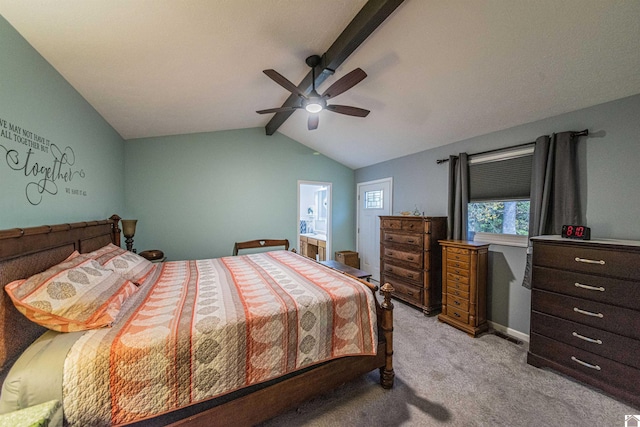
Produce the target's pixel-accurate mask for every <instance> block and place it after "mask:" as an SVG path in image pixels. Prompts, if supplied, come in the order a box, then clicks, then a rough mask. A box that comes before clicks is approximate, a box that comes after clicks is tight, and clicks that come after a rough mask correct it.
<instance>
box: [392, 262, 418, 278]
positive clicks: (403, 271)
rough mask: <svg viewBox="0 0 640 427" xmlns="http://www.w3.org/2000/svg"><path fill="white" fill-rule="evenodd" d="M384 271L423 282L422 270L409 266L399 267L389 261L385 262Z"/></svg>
mask: <svg viewBox="0 0 640 427" xmlns="http://www.w3.org/2000/svg"><path fill="white" fill-rule="evenodd" d="M384 273H385V274H392V275H394V276H398V277H400V278H403V279H409V280H414V281H416V282H419V283H422V270H411V269H409V268H403V267H399V266H397V265H394V264H390V263H388V262H385V263H384Z"/></svg>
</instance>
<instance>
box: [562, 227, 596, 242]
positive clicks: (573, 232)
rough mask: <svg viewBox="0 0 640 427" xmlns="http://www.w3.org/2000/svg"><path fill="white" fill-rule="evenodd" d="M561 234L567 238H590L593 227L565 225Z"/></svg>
mask: <svg viewBox="0 0 640 427" xmlns="http://www.w3.org/2000/svg"><path fill="white" fill-rule="evenodd" d="M561 236H562V237H564V238H567V239H580V240H589V239H591V229H590V228H589V227H585V226H584V225H563V226H562V234H561Z"/></svg>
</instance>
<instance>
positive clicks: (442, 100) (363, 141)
mask: <svg viewBox="0 0 640 427" xmlns="http://www.w3.org/2000/svg"><path fill="white" fill-rule="evenodd" d="M365 3H367V1H366V0H314V1H303V0H215V1H211V0H191V1H175V0H136V1H131V0H94V1H86V0H57V1H55V2H53V1H52V2H42V1H40V0H20V1H5V0H2V1H0V14H2V16H3V17H4V18H5V19H6V20H7V21H8V22H9V23H10V24H11V25H13V26H14V27H15V28H16V30H17V31H18V32H20V33H21V34H22V36H23V37H25V39H26V40H27V41H28V42H29V43H30V44H31V45H32V46H33V47H34V48H35V49H36V50H37V51H38V52H39V53H40V54H41V55H42V56H43V57H44V58H45V59H46V60H47V61H49V63H51V65H52V66H53V67H55V68H56V69H57V70H58V71H59V72H60V73H61V74H62V75H63V76H64V77H65V78H66V79H67V80H68V81H69V83H70V84H71V85H72V86H73V87H74V88H75V89H76V90H77V91H78V92H79V93H80V94H81V95H82V96H83V97H84V98H85V99H86V100H87V101H88V102H89V103H90V104H91V105H92V106H93V107H94V108H95V109H96V110H97V111H98V112H99V113H100V114H101V115H102V116H103V117H104V118H105V119H106V120H107V121H108V122H109V123H110V124H111V125H112V126H113V127H114V128H115V129H116V131H118V132H119V133H120V134H121V135H122V137H123V138H125V139H132V138H143V137H150V136H161V135H173V134H184V133H195V132H210V131H219V130H229V129H241V128H249V127H264V126H266V125H267V123H269V121H270V119H271V116H270V115H259V114H257V113H256V110H262V109H267V108H272V107H279V106H281V105H283V103H284V102H285V101H286V99H287V98H288V97H289V95H290V93H289V92H287V91H286V90H285V89H283V88H282V87H281V86H279V85H277V84H276V83H274V82H273V81H272V80H271V79H269V78H268V77H267V76H265V75H264V74H263V73H262V71H263V70H265V69H274V70H276V71H278V72H279V73H280V74H282V75H283V76H285V77H286V78H287V79H289V80H291V81H292V82H294V83H295V84H299V83H300V82H302V81H303V79H304V77H305V76H306V75H307V74H308V73H309V71H310V69H309V67H308V66H307V65H306V64H305V58H306V57H307V56H309V55H312V54H319V55H322V54H323V53H325V52H327V50H328V49H329V47H330V46H331V45H332V43H333V42H334V41H335V40H336V39H337V38H338V37H339V35H340V34H341V33H342V32H343V30H344V29H345V28H346V27H347V25H348V24H349V23H350V22H351V21H352V19H353V18H354V17H355V16H356V15H357V14H358V12H359V11H360V10H361V9H362V8H363V6H365ZM5 59H6V58H5ZM5 59H3V60H5ZM357 67H360V68H362V69H363V70H364V71H365V72H366V73H367V74H368V77H367V78H366V79H364V80H363V81H362V82H361V83H359V84H357V85H356V86H354V87H353V88H352V89H350V90H349V91H347V92H345V93H343V94H341V95H339V97H336V100H335V103H339V104H345V105H352V106H356V107H360V108H365V109H368V110H370V111H371V113H370V114H369V115H368V116H367V117H366V118H357V117H349V116H345V115H341V114H335V113H332V112H329V111H323V112H321V113H320V124H319V127H318V129H317V130H314V131H309V130H307V114H308V113H306V112H305V111H303V110H297V111H295V112H294V113H293V114H292V115H291V116H290V117H289V118H287V119H286V120H285V121H284V123H283V124H282V125H281V126H279V127H278V130H277V131H278V132H281V133H283V134H284V135H286V136H288V137H290V138H293V139H294V140H297V141H299V142H300V143H302V144H304V145H306V146H308V147H310V148H312V149H313V150H316V151H318V152H320V153H322V154H324V155H326V156H328V157H330V158H333V159H335V160H337V161H339V162H341V163H343V164H345V165H347V166H349V167H352V168H354V169H355V168H359V167H363V166H367V165H371V164H375V163H378V162H381V161H385V160H389V159H392V158H396V157H400V156H404V155H408V154H412V153H415V152H419V151H422V150H426V149H429V148H434V147H437V146H441V145H445V144H449V143H452V142H456V141H459V140H463V139H467V138H471V137H474V136H478V135H483V134H486V133H489V132H493V131H497V130H501V129H505V128H509V127H512V126H516V125H519V124H523V123H528V122H532V121H535V120H539V119H543V118H546V117H551V116H554V115H558V114H561V113H564V112H569V111H574V110H577V109H580V108H584V107H588V106H591V105H596V104H599V103H603V102H606V101H610V100H614V99H618V98H622V97H625V96H629V95H634V94H638V93H640V72H639V70H640V1H634V0H623V1H613V0H562V1H558V0H536V1H524V0H522V1H513V0H493V1H489V0H448V1H441V0H405V1H404V2H403V3H402V4H400V6H398V8H397V9H395V11H393V13H392V14H391V15H390V16H389V17H388V18H387V19H386V20H385V21H384V22H383V23H382V24H381V25H380V26H379V27H378V28H377V29H376V30H375V31H374V32H373V33H372V34H371V35H370V36H369V37H368V38H366V40H365V41H364V42H363V43H362V44H361V45H359V47H357V49H356V50H355V51H354V52H353V53H352V54H351V55H350V56H349V57H348V58H347V59H346V60H345V61H344V62H343V63H342V64H341V65H340V66H339V67H338V68H337V69H336V70H335V71H336V72H335V74H334V75H333V76H330V77H328V78H327V79H326V81H325V82H324V83H323V84H322V85H321V86H320V87H319V88H318V91H319V92H322V91H323V89H326V87H328V86H329V85H330V84H331V83H332V82H334V81H335V80H337V79H338V78H340V77H341V76H342V75H344V74H346V73H347V72H349V71H351V70H352V69H354V68H357ZM553 130H554V129H551V130H550V131H553ZM267 143H268V139H267Z"/></svg>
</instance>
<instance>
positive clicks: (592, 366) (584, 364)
mask: <svg viewBox="0 0 640 427" xmlns="http://www.w3.org/2000/svg"><path fill="white" fill-rule="evenodd" d="M571 360H573V361H574V362H576V363H579V364H581V365H582V366H586V367H587V368H591V369H595V370H596V371H599V370H601V369H602V368H600V366H598V365H592V364H591V363H587V362H583V361H582V360H580V359H578V358H577V357H575V356H571Z"/></svg>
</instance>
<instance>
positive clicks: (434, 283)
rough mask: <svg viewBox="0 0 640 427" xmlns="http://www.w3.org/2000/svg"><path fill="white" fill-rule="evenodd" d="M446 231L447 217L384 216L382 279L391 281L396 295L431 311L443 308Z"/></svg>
mask: <svg viewBox="0 0 640 427" xmlns="http://www.w3.org/2000/svg"><path fill="white" fill-rule="evenodd" d="M446 234H447V217H422V216H381V217H380V283H381V284H384V283H386V282H388V283H391V284H392V285H393V287H394V289H395V291H394V293H393V295H394V297H396V298H399V299H401V300H403V301H405V302H407V303H409V304H411V305H413V306H415V307H418V308H421V309H422V311H423V312H424V313H425V314H428V315H430V314H435V313H437V312H439V311H440V309H441V304H442V287H441V278H442V273H441V269H440V264H441V261H440V259H441V258H440V257H441V254H440V250H439V248H438V239H443V238H445V237H446Z"/></svg>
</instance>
